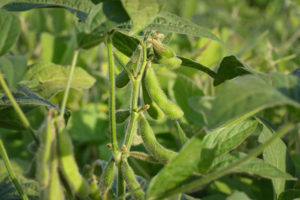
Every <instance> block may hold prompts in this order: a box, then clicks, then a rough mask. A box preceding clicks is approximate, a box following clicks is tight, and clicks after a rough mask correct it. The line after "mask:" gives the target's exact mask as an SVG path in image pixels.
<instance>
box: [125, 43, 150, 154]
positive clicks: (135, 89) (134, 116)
mask: <svg viewBox="0 0 300 200" xmlns="http://www.w3.org/2000/svg"><path fill="white" fill-rule="evenodd" d="M141 45H142V48H143V61H142V66H141V69H140V71H139V73H138V75H137V76H136V79H135V80H132V81H131V83H132V89H131V103H130V110H131V115H130V120H129V125H128V127H127V130H126V134H125V142H124V145H125V146H126V149H127V151H130V147H131V144H132V139H133V137H134V132H135V130H136V122H137V120H138V118H139V113H138V112H137V107H138V105H137V103H138V98H139V92H140V87H141V82H142V77H143V74H144V71H145V68H146V64H147V49H146V44H145V43H143V42H142V41H141Z"/></svg>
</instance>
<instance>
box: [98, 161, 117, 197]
mask: <svg viewBox="0 0 300 200" xmlns="http://www.w3.org/2000/svg"><path fill="white" fill-rule="evenodd" d="M115 171H116V164H115V161H114V160H113V158H111V159H110V161H109V162H108V163H107V165H106V166H105V168H104V171H103V173H102V175H101V178H100V183H99V190H100V194H101V195H102V196H106V195H107V193H108V191H109V189H110V188H111V186H112V183H113V181H114V177H115Z"/></svg>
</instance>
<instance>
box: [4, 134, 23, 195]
mask: <svg viewBox="0 0 300 200" xmlns="http://www.w3.org/2000/svg"><path fill="white" fill-rule="evenodd" d="M0 154H1V157H2V159H3V161H4V164H5V166H6V169H7V172H8V174H9V176H10V178H11V180H12V182H13V184H14V185H15V187H16V189H17V190H18V192H19V194H20V195H21V197H22V199H23V200H28V197H27V196H26V194H25V192H24V191H23V189H22V186H21V184H20V183H19V181H18V179H17V177H16V174H15V172H14V170H13V168H12V166H11V164H10V162H9V159H8V156H7V153H6V150H5V148H4V145H3V142H2V139H1V138H0Z"/></svg>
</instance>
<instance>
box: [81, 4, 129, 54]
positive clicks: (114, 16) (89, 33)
mask: <svg viewBox="0 0 300 200" xmlns="http://www.w3.org/2000/svg"><path fill="white" fill-rule="evenodd" d="M127 21H129V16H128V14H127V13H126V11H125V10H124V8H123V6H122V4H121V2H119V1H113V2H111V1H105V2H103V3H101V4H98V5H97V6H94V7H93V8H92V10H91V12H90V14H89V16H88V18H87V20H86V22H85V23H83V22H79V23H77V24H76V25H77V26H76V28H77V46H78V47H79V48H83V49H89V48H92V47H94V46H96V45H98V44H99V43H101V42H103V41H104V39H105V34H106V33H107V32H108V31H110V30H112V29H113V28H115V27H116V26H117V25H119V24H121V23H124V22H127Z"/></svg>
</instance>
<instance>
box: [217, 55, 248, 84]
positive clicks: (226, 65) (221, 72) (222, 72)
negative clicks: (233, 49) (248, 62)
mask: <svg viewBox="0 0 300 200" xmlns="http://www.w3.org/2000/svg"><path fill="white" fill-rule="evenodd" d="M245 74H250V72H249V71H248V70H247V68H246V67H245V66H244V64H243V63H242V62H241V61H239V60H238V59H237V57H235V56H226V57H224V58H223V60H222V61H221V63H220V66H219V68H218V72H217V79H215V80H214V85H215V86H217V85H219V84H221V83H223V82H224V81H226V80H229V79H233V78H235V77H237V76H242V75H245Z"/></svg>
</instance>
